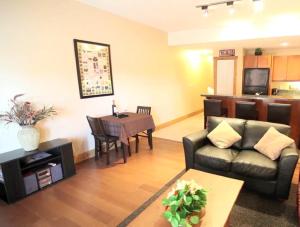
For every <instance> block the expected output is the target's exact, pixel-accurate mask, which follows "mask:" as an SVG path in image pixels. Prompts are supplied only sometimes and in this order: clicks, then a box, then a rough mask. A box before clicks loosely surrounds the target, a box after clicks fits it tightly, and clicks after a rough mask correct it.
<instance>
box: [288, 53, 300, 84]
mask: <svg viewBox="0 0 300 227" xmlns="http://www.w3.org/2000/svg"><path fill="white" fill-rule="evenodd" d="M286 78H287V80H289V81H297V80H300V55H295V56H288V60H287V74H286Z"/></svg>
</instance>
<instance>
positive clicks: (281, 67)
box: [272, 56, 287, 81]
mask: <svg viewBox="0 0 300 227" xmlns="http://www.w3.org/2000/svg"><path fill="white" fill-rule="evenodd" d="M286 72H287V56H274V57H273V73H272V79H273V81H284V80H286Z"/></svg>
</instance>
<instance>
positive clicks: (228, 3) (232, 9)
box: [226, 1, 235, 15]
mask: <svg viewBox="0 0 300 227" xmlns="http://www.w3.org/2000/svg"><path fill="white" fill-rule="evenodd" d="M233 3H234V2H233V1H231V2H226V5H227V6H228V7H229V11H228V12H229V14H230V15H232V14H234V12H235V9H234V7H233Z"/></svg>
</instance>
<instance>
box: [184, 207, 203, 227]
mask: <svg viewBox="0 0 300 227" xmlns="http://www.w3.org/2000/svg"><path fill="white" fill-rule="evenodd" d="M205 213H206V212H205V207H204V208H202V209H201V211H200V212H199V213H192V214H191V215H190V216H188V217H187V221H188V222H189V218H190V217H191V216H194V215H198V216H199V219H200V222H199V223H198V224H196V225H192V224H191V223H190V222H189V223H190V224H191V225H192V226H193V227H200V226H201V223H202V219H203V217H204V215H205Z"/></svg>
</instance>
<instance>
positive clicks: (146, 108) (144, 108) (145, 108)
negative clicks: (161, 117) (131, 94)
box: [136, 106, 151, 115]
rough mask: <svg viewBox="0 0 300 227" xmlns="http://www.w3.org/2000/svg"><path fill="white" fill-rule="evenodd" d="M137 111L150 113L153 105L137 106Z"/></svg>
mask: <svg viewBox="0 0 300 227" xmlns="http://www.w3.org/2000/svg"><path fill="white" fill-rule="evenodd" d="M136 113H138V114H147V115H150V113H151V107H150V106H137V108H136Z"/></svg>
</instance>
